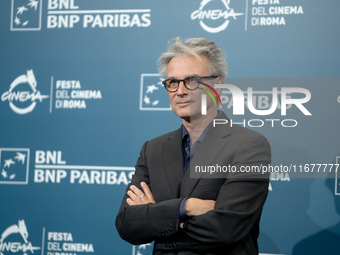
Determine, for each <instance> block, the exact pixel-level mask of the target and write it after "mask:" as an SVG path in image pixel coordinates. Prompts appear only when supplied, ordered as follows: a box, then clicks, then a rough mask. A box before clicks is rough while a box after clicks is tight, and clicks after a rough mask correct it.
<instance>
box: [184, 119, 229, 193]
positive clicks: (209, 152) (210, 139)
mask: <svg viewBox="0 0 340 255" xmlns="http://www.w3.org/2000/svg"><path fill="white" fill-rule="evenodd" d="M220 118H221V119H227V120H228V124H223V125H216V126H215V127H211V128H210V130H209V131H208V133H207V134H206V136H205V137H204V138H203V141H202V142H201V144H200V146H199V147H198V149H197V151H196V153H195V156H194V158H193V159H192V161H191V162H190V165H189V168H188V171H187V172H186V174H185V176H184V179H183V181H182V185H181V193H180V196H181V197H184V196H190V194H191V192H192V191H193V189H194V188H195V186H196V184H197V182H198V181H199V179H200V178H201V177H202V175H203V174H204V173H202V172H201V173H199V174H197V178H196V175H195V178H193V177H190V168H191V169H193V170H192V171H194V169H195V166H209V165H210V164H211V163H212V161H213V160H214V159H215V158H216V156H217V155H218V154H219V153H220V151H221V150H222V149H223V148H224V147H225V146H226V145H227V143H228V140H229V137H228V136H229V135H230V134H231V127H230V125H229V123H230V121H229V119H228V118H227V116H226V115H225V114H224V113H223V112H222V115H221V117H220Z"/></svg>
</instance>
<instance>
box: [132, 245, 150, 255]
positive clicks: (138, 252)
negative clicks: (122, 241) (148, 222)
mask: <svg viewBox="0 0 340 255" xmlns="http://www.w3.org/2000/svg"><path fill="white" fill-rule="evenodd" d="M152 250H153V243H147V244H141V245H132V255H145V254H151V253H152Z"/></svg>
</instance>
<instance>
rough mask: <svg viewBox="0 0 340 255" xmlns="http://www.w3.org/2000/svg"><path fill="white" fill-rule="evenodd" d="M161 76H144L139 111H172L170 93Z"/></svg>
mask: <svg viewBox="0 0 340 255" xmlns="http://www.w3.org/2000/svg"><path fill="white" fill-rule="evenodd" d="M162 81H163V78H162V77H161V76H160V75H159V74H142V75H141V82H140V98H139V110H141V111H171V106H170V101H169V97H168V93H166V90H165V89H164V86H163V84H162Z"/></svg>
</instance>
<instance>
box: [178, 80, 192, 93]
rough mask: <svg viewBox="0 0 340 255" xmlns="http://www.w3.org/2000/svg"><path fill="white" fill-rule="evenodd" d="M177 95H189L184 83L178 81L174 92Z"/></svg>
mask: <svg viewBox="0 0 340 255" xmlns="http://www.w3.org/2000/svg"><path fill="white" fill-rule="evenodd" d="M176 93H177V95H179V96H181V95H185V94H188V93H189V90H188V89H187V88H186V87H185V86H184V81H180V82H179V84H178V90H177V91H176Z"/></svg>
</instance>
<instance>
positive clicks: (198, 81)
mask: <svg viewBox="0 0 340 255" xmlns="http://www.w3.org/2000/svg"><path fill="white" fill-rule="evenodd" d="M218 77H219V76H216V75H212V76H202V77H196V76H190V77H186V78H184V79H174V78H170V79H167V80H164V81H162V84H163V85H164V88H165V89H166V90H167V91H169V92H176V91H177V90H178V88H179V84H180V83H181V81H183V84H184V87H186V89H188V90H195V89H197V88H198V86H199V84H204V83H202V82H200V80H203V79H216V78H218ZM193 78H194V79H197V87H196V88H193V89H191V88H188V87H187V84H186V82H185V81H186V80H187V81H188V82H189V83H190V79H193ZM170 80H175V81H177V83H178V86H177V88H176V89H175V90H168V88H167V86H166V82H167V81H170Z"/></svg>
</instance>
